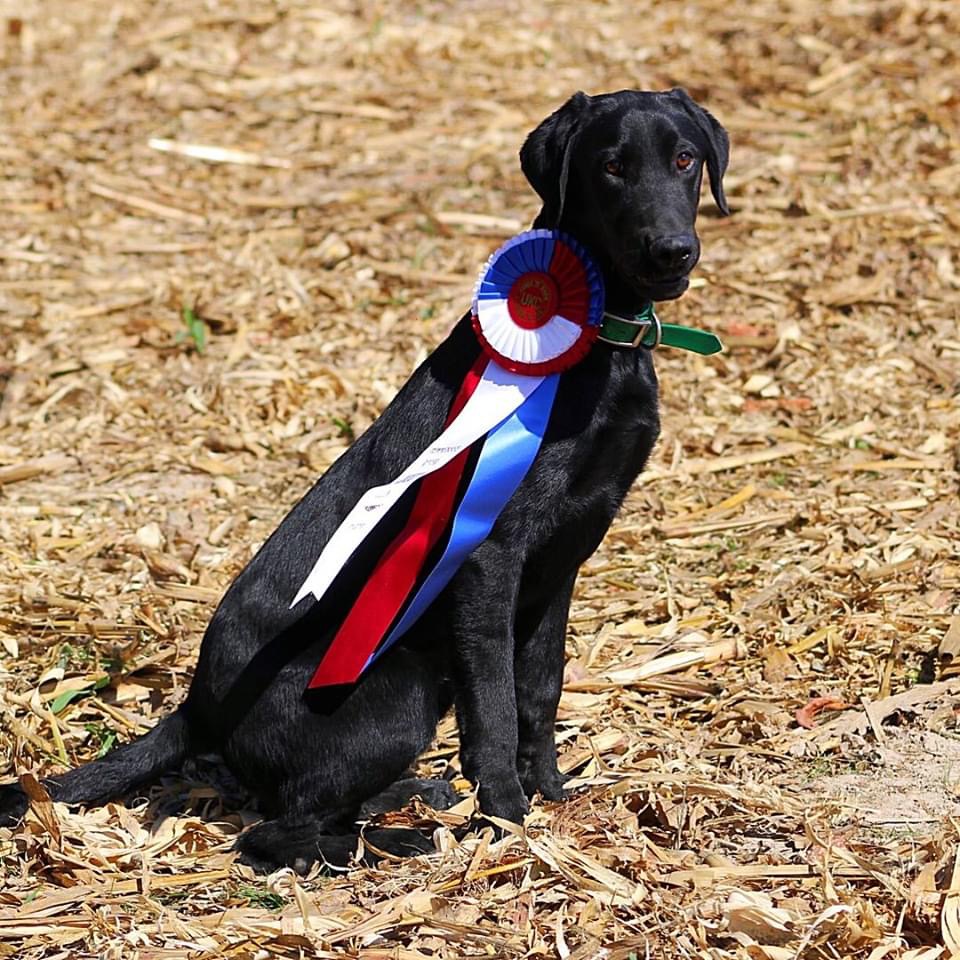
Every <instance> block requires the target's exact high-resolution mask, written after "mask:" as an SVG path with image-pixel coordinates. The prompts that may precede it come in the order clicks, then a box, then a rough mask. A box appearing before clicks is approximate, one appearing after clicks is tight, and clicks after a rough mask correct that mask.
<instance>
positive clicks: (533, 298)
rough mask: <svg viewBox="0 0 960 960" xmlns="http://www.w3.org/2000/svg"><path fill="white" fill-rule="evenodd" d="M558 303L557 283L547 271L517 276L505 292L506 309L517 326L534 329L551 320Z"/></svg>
mask: <svg viewBox="0 0 960 960" xmlns="http://www.w3.org/2000/svg"><path fill="white" fill-rule="evenodd" d="M559 305H560V291H559V289H558V288H557V283H556V281H555V280H554V279H553V277H551V276H550V274H548V273H539V272H531V273H525V274H523V276H521V277H518V278H517V279H516V281H515V282H514V284H513V286H512V287H511V288H510V292H509V293H508V294H507V309H508V310H509V311H510V317H511V318H512V320H513V322H514V323H515V324H516V325H517V326H518V327H523V328H524V329H526V330H536V329H537V327H542V326H543V325H544V324H545V323H547V322H548V321H549V320H551V319H552V318H553V316H554V314H556V312H557V308H558V307H559Z"/></svg>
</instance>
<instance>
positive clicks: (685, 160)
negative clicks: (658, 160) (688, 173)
mask: <svg viewBox="0 0 960 960" xmlns="http://www.w3.org/2000/svg"><path fill="white" fill-rule="evenodd" d="M696 162H697V158H696V157H695V156H694V155H693V154H692V153H690V152H689V151H688V150H681V151H680V152H679V153H678V154H677V160H676V164H677V169H678V170H689V169H690V168H691V167H692V166H693V165H694V164H695V163H696Z"/></svg>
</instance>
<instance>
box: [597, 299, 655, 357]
mask: <svg viewBox="0 0 960 960" xmlns="http://www.w3.org/2000/svg"><path fill="white" fill-rule="evenodd" d="M603 317H604V320H606V319H608V318H609V319H610V320H613V321H615V322H616V323H617V324H623V325H624V326H627V327H635V328H636V333H635V334H634V336H633V339H632V340H615V339H611V338H610V337H605V336H604V335H603V332H602V331H603V327H602V326H601V328H600V330H601V332H600V334H599V335H598V336H597V339H598V340H602V341H603V342H604V343H609V344H612V345H613V346H615V347H630V348H631V349H633V350H636V349H637V348H638V347H647V348H648V349H649V350H656V348H657V347H659V346H660V342H661V340H662V339H663V328H662V326H661V325H660V318H659V317H658V316H657V314H656V311H655V310H654V309H653V308H652V307H651V308H650V309H649V311H647V312H646V314H645V315H642V316H640V317H620V316H618V315H617V314H615V313H606V312H605V313H604V314H603ZM651 329H652V330H653V341H652V342H651V343H647V342H646V339H647V334H648V333H649V332H650V330H651Z"/></svg>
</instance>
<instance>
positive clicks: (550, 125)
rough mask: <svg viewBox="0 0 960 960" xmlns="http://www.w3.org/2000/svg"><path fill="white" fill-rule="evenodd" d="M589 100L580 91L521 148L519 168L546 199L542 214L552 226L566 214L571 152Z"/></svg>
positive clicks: (542, 197)
mask: <svg viewBox="0 0 960 960" xmlns="http://www.w3.org/2000/svg"><path fill="white" fill-rule="evenodd" d="M589 103H590V97H588V96H587V95H586V94H585V93H583V92H582V91H577V93H575V94H574V95H573V96H572V97H571V98H570V99H569V100H568V101H567V102H566V103H565V104H564V105H563V106H562V107H561V108H560V109H559V110H556V111H554V112H553V113H551V114H550V116H549V117H547V119H546V120H544V121H543V122H542V123H541V124H540V126H539V127H537V128H536V130H534V131H533V132H532V133H531V134H530V135H529V136H528V137H527V139H526V140H525V141H524V144H523V146H522V147H521V149H520V169H521V170H523V173H524V176H526V178H527V179H528V180H529V181H530V186H531V187H533V189H534V190H536V191H537V193H538V194H539V195H540V199H541V200H543V216H544V218H545V219H546V221H547V222H548V223H549V224H552V225H553V226H557V225H558V224H559V223H560V216H561V214H562V213H563V202H564V200H565V198H566V192H567V180H568V178H569V176H570V153H571V151H572V149H573V145H574V143H575V141H576V139H577V134H578V132H579V130H580V122H581V120H582V118H583V115H584V113H585V112H586V109H587V105H588V104H589Z"/></svg>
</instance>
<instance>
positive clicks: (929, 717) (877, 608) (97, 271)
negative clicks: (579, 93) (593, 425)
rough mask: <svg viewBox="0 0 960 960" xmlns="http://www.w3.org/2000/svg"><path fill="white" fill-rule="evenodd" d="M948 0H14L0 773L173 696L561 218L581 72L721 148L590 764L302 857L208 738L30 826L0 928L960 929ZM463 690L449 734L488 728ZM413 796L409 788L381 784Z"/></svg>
mask: <svg viewBox="0 0 960 960" xmlns="http://www.w3.org/2000/svg"><path fill="white" fill-rule="evenodd" d="M958 52H960V9H958V8H957V6H956V4H955V3H953V2H952V0H925V2H922V3H921V2H914V0H903V2H897V0H877V2H853V0H841V2H837V3H830V4H816V3H811V2H810V0H779V2H776V0H756V2H753V3H750V4H747V3H729V2H719V0H695V2H691V3H686V4H667V3H662V4H653V3H627V2H625V0H608V2H603V3H601V2H596V3H579V4H574V3H568V2H549V0H548V2H545V3H540V4H528V5H521V4H515V3H506V2H500V0H492V2H485V3H477V2H467V0H456V2H455V0H450V2H425V3H423V4H417V5H413V4H403V3H397V2H393V3H390V2H372V0H371V2H366V0H364V2H355V3H347V2H346V0H333V2H330V3H327V4H322V5H321V4H314V3H309V2H306V0H277V2H272V3H271V2H266V0H259V2H258V0H249V2H236V3H226V2H225V3H213V2H211V3H207V4H193V5H191V4H182V3H173V2H170V0H159V2H153V3H148V2H146V0H110V2H107V0H84V2H80V0H75V2H73V3H57V4H54V3H43V2H41V0H19V2H17V3H14V2H12V0H2V2H0V82H2V89H3V97H2V98H0V116H2V120H0V131H2V133H0V210H2V216H0V642H2V651H0V677H2V681H3V691H2V693H0V718H2V728H0V770H2V771H3V775H4V776H13V775H15V774H20V773H36V774H40V773H46V772H51V771H56V770H61V769H63V768H64V765H65V764H73V763H76V762H79V761H82V760H85V759H89V758H91V757H93V756H95V755H97V754H98V753H100V752H101V751H104V750H106V749H108V748H109V747H110V746H111V745H112V744H113V743H115V742H118V741H123V740H126V739H128V738H130V737H132V736H134V735H135V734H136V733H137V732H138V731H140V730H143V729H145V728H146V727H149V726H150V725H151V724H152V723H153V722H154V721H155V719H156V718H157V717H158V716H161V715H163V714H165V713H166V712H168V711H169V710H170V709H171V707H172V706H173V705H175V704H176V703H178V702H179V701H180V700H181V699H182V697H183V695H184V690H185V688H186V686H187V684H188V682H189V677H190V670H191V665H192V663H193V660H194V657H195V654H196V651H197V647H198V644H199V642H200V637H201V634H202V630H203V627H204V624H205V622H206V620H207V618H208V617H209V615H210V612H211V609H212V607H213V604H214V603H215V602H216V599H217V598H218V596H219V595H220V594H221V592H222V590H223V589H224V587H225V586H226V584H227V583H228V582H229V581H230V579H231V578H232V577H233V576H234V575H235V574H236V573H237V572H238V571H239V569H240V568H241V567H242V566H243V564H244V563H245V562H246V561H247V560H248V559H249V557H250V555H251V553H252V551H253V550H254V549H255V547H256V545H257V543H258V542H260V541H261V540H262V539H263V538H264V537H265V536H266V535H267V534H268V533H269V532H270V531H271V530H272V529H273V528H274V527H275V525H276V524H277V522H278V521H279V520H280V518H281V517H282V516H283V514H284V512H285V511H286V509H287V508H288V507H289V506H290V505H291V504H292V503H293V502H294V501H295V500H296V499H297V498H298V497H299V496H300V495H301V494H302V492H303V491H304V490H305V489H306V487H307V486H308V485H309V483H310V482H311V480H312V478H314V477H315V476H316V475H317V474H318V473H319V472H321V471H322V470H323V469H324V468H325V467H326V466H327V465H328V464H329V463H331V462H332V460H333V459H334V458H335V457H336V456H337V455H338V454H339V453H340V452H341V451H342V450H343V449H344V448H345V447H346V446H347V445H348V444H349V442H350V439H351V437H353V436H355V435H357V434H359V433H360V432H361V431H362V430H363V429H365V428H366V427H367V426H368V425H369V423H370V422H371V421H372V420H373V418H374V417H375V416H376V415H377V412H378V411H379V410H381V409H382V408H383V406H384V404H385V403H386V402H387V401H388V400H389V398H390V397H391V396H392V394H393V393H394V391H395V390H396V389H397V387H398V386H399V384H400V383H402V381H403V380H404V378H405V377H406V376H407V374H408V372H409V371H410V369H411V368H412V367H413V365H414V364H415V363H416V362H417V361H418V360H419V359H421V358H422V357H423V356H424V355H425V353H426V351H427V350H429V349H430V347H431V346H432V345H433V344H435V343H436V342H437V341H438V340H439V339H440V338H441V337H442V336H443V334H444V332H445V330H446V329H447V328H448V327H449V325H450V324H451V323H452V322H453V320H454V319H455V318H456V317H457V316H458V315H459V314H460V313H461V312H462V310H463V309H464V307H465V306H466V304H467V298H468V297H469V293H470V290H471V286H472V283H473V279H474V277H475V275H476V271H477V269H478V268H479V266H480V264H481V263H482V262H483V261H484V259H485V258H486V256H487V255H488V254H489V253H490V252H491V250H492V249H493V248H494V247H495V246H497V244H498V243H499V242H500V241H501V240H502V239H503V238H505V237H506V236H509V235H510V234H511V233H513V232H515V231H516V230H518V229H520V228H522V227H523V226H524V225H525V224H527V223H529V221H530V219H531V217H532V215H533V214H534V212H535V210H536V203H535V198H534V197H533V195H532V193H531V191H530V190H529V189H528V188H527V187H526V185H525V184H524V182H523V180H522V177H521V175H520V173H519V171H518V167H517V162H516V153H517V149H518V148H519V145H520V143H521V141H522V138H523V136H524V134H525V133H526V131H527V130H529V129H530V128H531V127H532V126H533V125H534V124H535V123H536V122H537V121H538V120H539V119H540V118H541V117H543V116H544V115H545V114H546V113H548V112H549V111H550V110H552V109H554V108H555V107H556V106H557V105H558V104H559V103H560V102H562V100H563V99H564V98H565V97H566V96H568V95H569V94H570V93H571V92H572V91H573V90H575V89H577V88H584V89H586V90H587V91H588V92H600V91H603V90H612V89H618V88H621V87H628V86H639V87H646V88H654V89H662V88H665V87H669V86H673V85H679V84H682V85H684V86H686V87H687V88H688V89H689V90H690V91H691V93H692V94H693V95H694V96H695V97H697V98H698V99H700V100H701V101H702V102H704V103H705V104H707V105H708V106H709V107H710V108H711V109H712V110H713V111H714V112H715V113H716V114H717V115H718V116H719V117H720V118H721V119H722V121H723V122H724V123H725V124H726V126H727V127H728V128H729V130H730V132H731V137H732V140H733V143H734V151H733V162H732V166H731V169H730V173H729V176H728V180H727V184H728V194H729V196H730V199H731V202H732V206H733V208H734V215H733V216H732V217H731V218H729V219H720V218H718V217H717V216H716V211H715V210H714V209H713V208H712V206H711V205H710V204H709V203H705V208H704V214H703V218H702V221H701V225H702V236H703V240H704V250H705V253H704V257H703V261H702V264H701V266H700V267H699V268H698V270H697V277H698V284H697V285H696V286H695V287H694V288H693V289H692V290H691V291H690V292H689V293H688V294H687V295H686V296H685V297H684V298H683V299H682V300H681V301H679V302H678V303H676V304H671V305H669V306H665V307H664V310H663V315H664V316H665V317H667V318H669V319H670V320H676V321H678V322H689V323H694V324H697V325H701V326H706V327H709V328H711V329H713V330H715V331H716V332H717V333H719V334H720V335H721V336H722V337H723V338H724V339H725V341H726V343H727V350H726V352H725V353H724V354H722V355H720V356H718V357H715V358H710V359H701V358H697V357H693V356H690V355H686V354H671V353H670V352H668V351H664V352H663V353H662V356H661V357H660V358H659V370H660V374H661V379H662V384H663V407H664V411H663V412H664V423H665V429H664V434H663V438H662V440H661V443H660V445H659V448H658V451H657V454H656V456H655V462H653V463H652V464H651V467H650V469H649V470H648V471H647V473H646V474H645V475H644V477H643V478H642V479H641V480H640V481H639V482H638V483H637V485H636V487H635V489H634V491H633V492H632V494H631V496H630V498H629V500H628V502H627V504H626V507H625V509H624V510H623V512H622V514H621V516H620V518H619V519H618V521H617V523H616V524H615V525H614V527H613V529H612V530H611V532H610V534H609V536H608V537H607V539H606V542H605V543H604V545H603V547H602V548H601V549H600V551H598V553H597V555H596V556H595V557H594V558H593V559H592V560H591V561H590V562H589V564H588V565H587V567H586V568H585V570H584V571H583V575H582V577H581V580H580V584H579V589H578V593H577V597H576V601H575V604H574V608H573V611H572V618H571V627H570V636H569V654H570V664H569V670H568V683H567V687H566V691H565V694H564V700H563V703H562V708H561V718H560V723H559V728H558V737H559V741H560V743H561V750H562V764H563V766H564V768H565V769H566V770H568V771H569V772H570V773H571V775H572V776H573V778H574V779H573V785H574V786H575V787H576V788H577V789H576V791H575V793H574V795H573V797H572V799H571V800H569V801H568V802H567V803H565V804H560V805H556V804H554V805H551V804H543V805H538V806H537V807H536V808H535V811H534V813H533V814H532V816H531V819H530V821H529V822H528V824H527V827H526V832H525V833H524V834H520V833H517V834H515V835H510V836H508V837H507V838H506V839H504V840H502V841H500V842H498V843H494V842H492V840H491V837H490V835H489V834H488V833H486V832H485V831H484V829H483V826H482V824H481V825H478V826H477V827H476V828H475V829H474V830H473V831H472V832H470V833H469V834H468V835H467V836H466V838H465V839H463V840H462V841H459V842H458V841H457V840H456V839H455V837H454V832H455V831H457V830H458V828H460V827H461V826H462V825H463V823H464V822H465V817H466V816H468V814H469V808H470V801H469V800H467V801H466V802H465V803H464V804H463V805H462V806H461V808H459V809H457V810H455V811H453V812H451V813H447V814H443V815H439V816H438V815H435V814H432V813H431V812H430V811H428V810H425V809H413V810H410V811H407V812H405V813H403V814H400V815H398V817H399V819H401V820H409V819H411V818H413V819H420V820H422V821H423V822H426V823H428V824H431V823H432V824H434V825H435V827H436V832H435V837H436V841H437V847H438V852H437V853H436V854H434V855H432V856H429V857H425V858H421V859H417V860H410V861H400V862H388V863H386V864H384V865H383V867H382V868H380V869H378V870H360V871H354V872H352V873H349V874H346V875H337V876H333V877H328V876H323V875H319V874H318V875H315V876H313V877H311V878H308V879H306V880H303V879H294V878H293V876H292V875H290V873H289V872H287V871H281V872H280V873H279V874H277V875H274V876H272V877H270V878H267V879H266V880H265V879H263V878H258V877H254V876H253V875H252V874H251V873H250V872H249V871H247V870H245V869H244V868H241V867H240V866H239V865H238V864H236V863H234V862H233V857H232V854H230V852H229V847H230V843H231V840H232V837H233V836H234V835H235V834H236V832H237V831H238V830H239V829H241V828H242V827H244V826H245V825H248V824H249V823H251V822H253V820H254V819H255V818H256V816H257V815H256V813H255V812H254V811H251V810H250V809H249V808H248V806H247V800H246V798H245V797H243V795H242V794H239V793H238V791H237V790H236V788H235V787H233V786H231V784H230V783H229V781H228V780H227V779H226V778H225V777H224V775H223V773H222V771H220V770H219V769H218V768H217V767H216V765H215V764H214V763H213V762H211V761H207V760H198V761H196V762H195V763H193V764H192V765H191V766H190V767H189V768H188V769H187V770H186V771H185V772H184V774H183V775H182V776H180V775H177V776H170V777H168V778H166V779H165V780H164V781H163V782H162V783H161V784H158V785H157V786H156V787H155V788H152V789H151V790H149V791H147V792H146V793H145V794H144V796H143V797H142V798H141V799H135V800H133V801H132V802H131V803H130V805H129V806H126V807H125V806H122V805H119V804H115V805H110V806H108V807H106V808H103V809H98V810H92V811H89V812H79V811H74V810H69V809H66V808H63V807H59V806H58V807H54V806H52V805H50V804H46V803H44V802H43V801H42V799H41V800H38V802H37V803H35V805H34V808H33V810H32V812H31V814H30V815H29V817H28V819H27V821H26V822H25V824H24V825H23V826H22V827H21V828H19V829H17V830H16V831H0V855H2V858H3V860H2V863H3V866H2V871H3V872H2V884H0V957H7V956H9V957H17V958H25V960H34V958H41V957H42V958H54V957H62V958H68V957H69V958H84V957H97V958H121V957H122V958H127V957H130V958H134V957H138V958H142V960H148V958H149V960H153V958H156V960H160V958H165V960H166V958H171V960H172V958H188V957H189V958H199V957H209V958H213V957H236V958H251V960H252V958H266V957H324V956H333V955H350V956H358V957H363V958H370V960H373V958H387V957H397V958H405V960H411V958H426V957H454V956H472V955H477V956H489V957H493V956H496V957H520V956H528V955H543V956H558V957H560V958H563V960H573V958H576V960H589V958H601V957H606V958H611V960H626V958H629V957H634V956H636V957H646V956H652V957H674V956H678V957H679V956H682V957H704V958H708V957H709V958H721V957H743V958H746V957H750V958H771V960H791V958H798V957H801V956H804V957H825V958H826V957H829V958H838V957H844V958H846V957H864V958H870V960H880V958H882V957H898V956H902V957H911V958H921V957H922V958H924V960H934V958H936V957H944V958H945V957H947V956H949V954H950V953H951V952H956V951H960V893H958V891H960V867H958V866H957V860H956V857H955V852H956V846H957V836H958V820H957V817H958V813H960V805H958V801H957V792H958V788H960V763H958V761H960V743H958V721H957V716H958V714H957V710H956V704H957V692H958V689H960V678H958V676H957V672H956V670H955V669H954V656H955V654H956V653H957V652H958V650H960V619H958V614H960V606H958V585H960V552H958V544H960V536H958V533H960V531H958V526H960V505H958V504H960V501H958V471H957V457H958V446H957V444H958V437H960V400H958V394H957V387H958V369H960V368H958V359H960V332H958V324H957V319H958V313H960V263H958V258H957V243H956V236H957V231H958V229H960V197H958V186H957V185H958V183H960V93H958V86H957V77H958V75H960V62H958ZM455 749H456V740H455V729H454V727H453V724H452V722H450V721H445V722H444V724H443V725H442V727H441V730H440V733H439V736H438V740H437V743H436V745H435V748H434V749H433V750H432V751H431V752H430V754H428V756H427V757H426V758H425V759H424V761H423V766H424V768H425V769H427V770H431V771H433V772H435V773H440V772H442V771H443V770H445V769H446V768H447V766H448V765H449V764H455V762H456V758H455ZM395 819H396V818H395Z"/></svg>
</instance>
